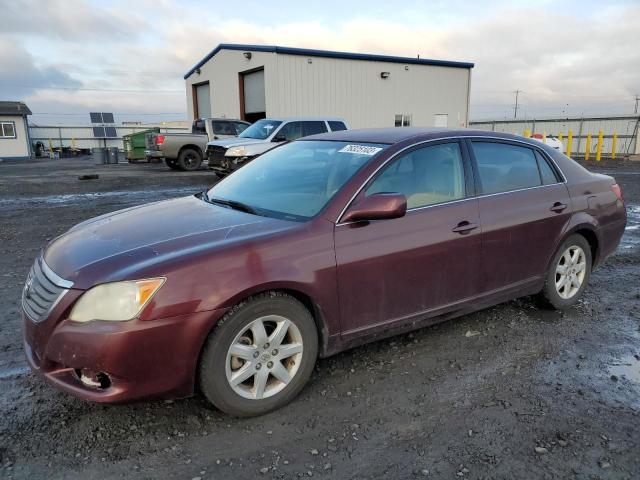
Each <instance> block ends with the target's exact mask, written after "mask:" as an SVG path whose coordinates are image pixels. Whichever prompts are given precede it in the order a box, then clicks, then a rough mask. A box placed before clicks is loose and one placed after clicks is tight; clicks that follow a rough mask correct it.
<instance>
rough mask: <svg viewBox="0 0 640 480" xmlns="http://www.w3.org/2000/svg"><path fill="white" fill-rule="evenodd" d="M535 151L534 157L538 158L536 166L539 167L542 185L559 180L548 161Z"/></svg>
mask: <svg viewBox="0 0 640 480" xmlns="http://www.w3.org/2000/svg"><path fill="white" fill-rule="evenodd" d="M535 152H536V159H537V160H538V166H539V167H540V176H541V177H542V184H543V185H552V184H554V183H558V182H559V181H560V180H559V179H558V176H557V175H556V172H555V171H554V170H553V168H552V167H551V165H549V161H548V160H547V159H546V158H544V156H543V155H542V154H541V153H540V152H538V151H537V150H536V151H535Z"/></svg>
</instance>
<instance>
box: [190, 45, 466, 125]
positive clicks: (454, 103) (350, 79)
mask: <svg viewBox="0 0 640 480" xmlns="http://www.w3.org/2000/svg"><path fill="white" fill-rule="evenodd" d="M472 68H473V64H472V63H463V62H452V61H445V60H429V59H423V58H416V57H412V58H409V57H393V56H386V55H366V54H360V53H345V52H331V51H324V50H308V49H302V48H288V47H276V46H264V45H236V44H221V45H218V46H217V47H216V48H215V49H214V50H213V51H211V52H210V53H209V54H208V55H207V56H206V57H204V58H203V59H202V60H201V61H200V62H198V63H197V64H196V65H195V66H194V67H193V68H192V69H191V70H189V72H187V74H186V75H185V76H184V78H185V81H186V93H187V109H188V115H189V117H188V118H191V119H195V118H200V117H226V118H241V119H244V120H248V121H255V120H258V119H260V118H264V117H292V116H331V117H342V118H344V119H345V120H346V121H347V122H348V123H349V125H350V127H351V128H366V127H390V126H394V125H395V126H402V125H405V126H407V125H413V126H425V127H433V126H442V127H465V126H467V120H468V115H469V91H470V86H471V69H472Z"/></svg>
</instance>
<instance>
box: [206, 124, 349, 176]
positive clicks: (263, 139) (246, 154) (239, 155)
mask: <svg viewBox="0 0 640 480" xmlns="http://www.w3.org/2000/svg"><path fill="white" fill-rule="evenodd" d="M339 130H347V124H346V122H345V121H344V120H342V119H341V118H325V117H322V118H320V117H318V118H309V117H301V118H263V119H262V120H258V121H257V122H256V123H254V124H253V125H251V126H250V127H249V128H247V129H246V130H245V131H244V132H242V133H241V134H240V135H238V137H237V138H229V139H226V140H214V141H211V142H209V143H207V152H206V154H207V158H208V160H209V168H210V169H212V170H214V171H215V172H216V173H217V174H218V175H220V176H225V175H228V174H229V173H231V172H232V171H234V170H236V169H237V168H239V167H240V166H241V165H243V164H245V163H246V162H248V161H250V160H252V159H254V158H255V157H257V156H258V155H260V154H261V153H264V152H266V151H267V150H271V149H272V148H274V147H276V146H278V145H280V144H281V143H282V142H288V141H291V140H296V139H297V138H300V137H307V136H309V135H315V134H316V133H324V132H336V131H339Z"/></svg>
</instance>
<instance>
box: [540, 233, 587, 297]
mask: <svg viewBox="0 0 640 480" xmlns="http://www.w3.org/2000/svg"><path fill="white" fill-rule="evenodd" d="M591 264H592V258H591V248H590V246H589V242H587V240H586V239H585V238H584V237H583V236H582V235H572V236H570V237H569V238H568V239H567V240H565V241H564V242H563V244H562V245H561V246H560V248H559V249H558V251H557V252H556V254H555V256H554V258H553V261H552V262H551V265H550V267H549V271H548V272H547V276H546V279H545V284H544V289H543V291H542V293H543V296H544V298H545V299H546V300H547V301H548V302H549V303H550V304H551V305H552V306H553V307H555V308H558V309H563V308H568V307H571V306H572V305H575V303H576V302H577V301H578V299H579V298H580V295H582V292H584V289H585V288H586V286H587V283H588V281H589V276H590V275H591Z"/></svg>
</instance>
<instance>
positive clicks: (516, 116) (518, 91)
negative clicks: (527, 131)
mask: <svg viewBox="0 0 640 480" xmlns="http://www.w3.org/2000/svg"><path fill="white" fill-rule="evenodd" d="M520 92H522V90H516V91H515V94H516V104H515V106H514V107H513V118H514V119H515V118H518V95H519V94H520Z"/></svg>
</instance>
